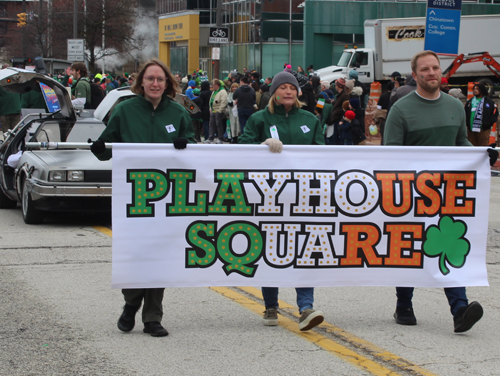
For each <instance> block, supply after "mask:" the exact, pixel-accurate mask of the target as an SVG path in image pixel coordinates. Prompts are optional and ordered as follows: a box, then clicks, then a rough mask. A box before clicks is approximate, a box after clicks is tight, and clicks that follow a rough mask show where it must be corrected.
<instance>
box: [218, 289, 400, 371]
mask: <svg viewBox="0 0 500 376" xmlns="http://www.w3.org/2000/svg"><path fill="white" fill-rule="evenodd" d="M210 289H211V290H214V291H216V292H218V293H219V294H221V295H223V296H225V297H227V298H228V299H231V300H233V301H235V302H236V303H238V304H240V305H242V306H244V307H245V308H247V309H248V310H250V311H252V312H255V313H256V314H258V315H262V313H263V311H264V309H265V308H264V306H263V305H262V304H259V303H257V302H255V301H254V300H252V299H250V298H247V297H246V296H244V295H242V294H239V293H237V292H236V291H233V290H231V289H230V288H228V287H210ZM279 326H282V327H284V328H285V329H286V330H288V331H290V332H292V333H294V334H296V335H297V336H299V337H301V338H304V339H306V340H307V341H309V342H311V343H313V344H315V345H316V346H318V347H320V348H322V349H324V350H326V351H328V352H329V353H331V354H333V355H335V356H337V357H338V358H340V359H342V360H343V361H345V362H348V363H350V364H352V365H353V366H355V367H357V368H360V369H362V370H363V371H366V372H370V373H371V374H373V375H377V376H397V375H399V374H398V373H396V372H394V371H392V370H390V369H388V368H385V367H384V366H381V365H380V364H378V363H376V362H374V361H372V360H370V359H368V358H366V357H364V356H363V355H360V354H358V353H356V352H354V351H352V350H350V349H348V348H347V347H345V346H342V345H340V344H338V343H337V342H335V341H332V340H331V339H329V338H326V337H325V336H323V335H321V334H319V333H316V332H314V331H308V332H301V331H300V330H299V325H298V323H297V322H296V321H293V320H291V319H289V318H288V317H286V316H281V317H280V319H279Z"/></svg>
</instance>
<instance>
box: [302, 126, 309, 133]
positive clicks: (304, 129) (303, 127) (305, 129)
mask: <svg viewBox="0 0 500 376" xmlns="http://www.w3.org/2000/svg"><path fill="white" fill-rule="evenodd" d="M300 129H302V132H304V133H307V132H310V131H311V130H310V129H309V127H308V126H307V125H303V126H302V127H300Z"/></svg>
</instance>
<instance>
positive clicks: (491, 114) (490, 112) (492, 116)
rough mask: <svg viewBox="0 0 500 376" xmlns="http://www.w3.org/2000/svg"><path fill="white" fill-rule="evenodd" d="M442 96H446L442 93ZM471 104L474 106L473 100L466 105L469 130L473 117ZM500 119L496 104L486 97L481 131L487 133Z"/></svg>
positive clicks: (466, 119)
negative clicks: (499, 118)
mask: <svg viewBox="0 0 500 376" xmlns="http://www.w3.org/2000/svg"><path fill="white" fill-rule="evenodd" d="M441 95H445V94H443V93H441ZM471 104H472V98H471V99H469V100H468V101H467V103H466V104H465V121H466V122H467V129H470V127H471V121H470V116H471V112H472V109H471ZM497 119H498V108H496V107H495V102H493V101H492V100H491V99H490V98H488V97H484V104H483V122H482V124H481V130H482V131H485V130H487V129H490V128H491V127H492V126H493V124H495V123H496V122H497Z"/></svg>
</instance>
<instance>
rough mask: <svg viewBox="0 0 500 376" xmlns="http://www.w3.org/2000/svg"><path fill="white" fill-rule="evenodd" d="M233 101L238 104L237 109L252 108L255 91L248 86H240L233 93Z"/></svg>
mask: <svg viewBox="0 0 500 376" xmlns="http://www.w3.org/2000/svg"><path fill="white" fill-rule="evenodd" d="M233 99H234V100H236V101H237V102H238V103H237V106H238V108H254V107H253V105H254V104H256V102H255V100H256V99H255V90H254V89H253V88H252V87H250V86H249V85H242V86H240V87H239V88H238V89H236V91H235V92H234V94H233Z"/></svg>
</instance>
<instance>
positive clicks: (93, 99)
mask: <svg viewBox="0 0 500 376" xmlns="http://www.w3.org/2000/svg"><path fill="white" fill-rule="evenodd" d="M103 99H104V91H103V90H102V89H101V86H99V85H97V84H96V83H92V84H90V108H93V109H96V108H97V106H99V104H100V103H101V102H102V100H103Z"/></svg>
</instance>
